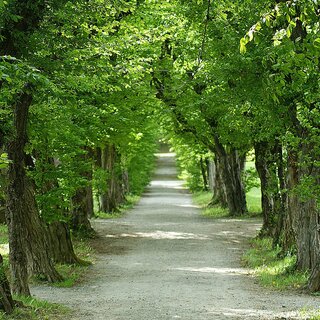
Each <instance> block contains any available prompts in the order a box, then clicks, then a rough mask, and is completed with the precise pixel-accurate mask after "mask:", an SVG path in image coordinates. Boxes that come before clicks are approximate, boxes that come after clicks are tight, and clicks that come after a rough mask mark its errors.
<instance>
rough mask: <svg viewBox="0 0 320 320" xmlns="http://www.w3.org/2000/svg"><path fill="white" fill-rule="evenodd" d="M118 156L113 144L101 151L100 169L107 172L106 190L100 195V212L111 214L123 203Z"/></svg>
mask: <svg viewBox="0 0 320 320" xmlns="http://www.w3.org/2000/svg"><path fill="white" fill-rule="evenodd" d="M118 165H119V164H118V154H117V151H116V148H115V146H114V145H113V144H110V145H107V146H106V147H105V148H103V149H102V150H101V168H102V169H104V170H106V171H107V172H108V177H107V190H106V191H105V192H104V193H102V194H100V196H99V200H100V211H101V212H113V211H115V210H117V208H118V206H119V204H121V203H123V202H124V191H123V187H122V173H121V172H119V169H118V168H117V166H118Z"/></svg>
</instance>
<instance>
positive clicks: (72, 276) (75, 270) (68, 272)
mask: <svg viewBox="0 0 320 320" xmlns="http://www.w3.org/2000/svg"><path fill="white" fill-rule="evenodd" d="M73 246H74V251H75V254H76V256H77V257H78V258H79V259H80V264H71V265H68V264H57V265H56V269H57V271H58V272H59V273H60V274H61V275H62V277H63V278H64V280H63V281H61V282H57V283H53V284H52V285H53V286H55V287H62V288H70V287H73V286H74V285H76V284H77V283H79V282H81V281H82V279H83V278H84V276H85V274H86V272H87V270H88V267H89V266H90V265H91V264H92V262H93V260H94V258H93V255H94V251H93V249H92V247H91V246H90V245H89V241H88V240H83V239H74V240H73Z"/></svg>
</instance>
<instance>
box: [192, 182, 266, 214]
mask: <svg viewBox="0 0 320 320" xmlns="http://www.w3.org/2000/svg"><path fill="white" fill-rule="evenodd" d="M211 199H212V192H210V191H199V192H195V193H194V194H193V195H192V200H193V203H194V204H196V205H198V206H199V207H201V208H202V212H201V215H202V216H204V217H207V218H223V217H228V216H229V211H228V209H227V208H222V207H220V206H210V207H209V206H208V204H209V203H210V201H211ZM247 206H248V211H249V213H248V215H246V216H244V218H247V217H252V216H257V215H260V214H261V194H260V189H259V188H252V189H251V190H250V191H249V192H248V193H247ZM237 218H239V217H237Z"/></svg>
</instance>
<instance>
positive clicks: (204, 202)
mask: <svg viewBox="0 0 320 320" xmlns="http://www.w3.org/2000/svg"><path fill="white" fill-rule="evenodd" d="M211 199H212V192H208V191H199V192H195V193H193V194H192V200H193V203H194V204H196V205H197V206H199V207H200V208H201V209H202V211H201V215H202V216H204V217H207V218H222V217H227V216H228V210H227V209H225V208H221V207H219V206H208V204H209V203H210V201H211Z"/></svg>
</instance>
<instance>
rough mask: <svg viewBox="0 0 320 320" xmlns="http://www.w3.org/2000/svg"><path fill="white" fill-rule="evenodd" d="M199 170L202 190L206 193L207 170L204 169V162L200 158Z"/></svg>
mask: <svg viewBox="0 0 320 320" xmlns="http://www.w3.org/2000/svg"><path fill="white" fill-rule="evenodd" d="M200 168H201V174H202V180H203V190H205V191H208V177H207V172H208V170H207V168H206V161H205V160H203V158H202V157H201V158H200Z"/></svg>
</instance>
